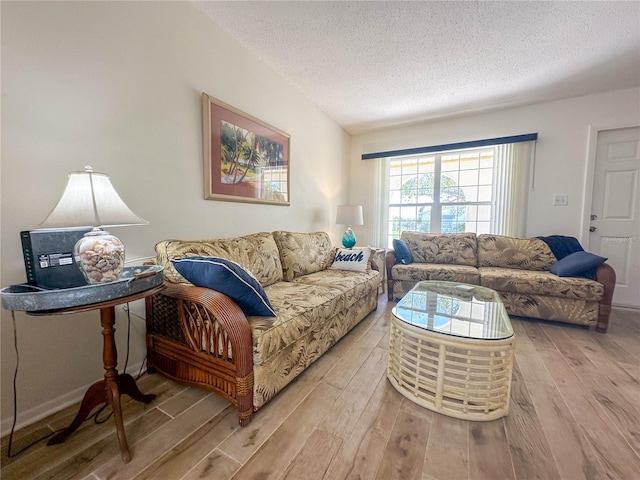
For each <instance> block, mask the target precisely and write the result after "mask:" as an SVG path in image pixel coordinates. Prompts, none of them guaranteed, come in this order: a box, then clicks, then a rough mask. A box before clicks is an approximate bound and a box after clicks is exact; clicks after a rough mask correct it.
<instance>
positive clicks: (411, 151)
mask: <svg viewBox="0 0 640 480" xmlns="http://www.w3.org/2000/svg"><path fill="white" fill-rule="evenodd" d="M537 139H538V134H537V133H527V134H524V135H514V136H511V137H498V138H487V139H484V140H473V141H471V142H459V143H447V144H444V145H433V146H430V147H416V148H405V149H403V150H390V151H388V152H376V153H363V154H362V160H373V159H375V158H386V157H403V156H406V155H417V154H420V153H429V152H443V151H446V150H459V149H461V148H474V147H486V146H489V145H501V144H504V143H519V142H531V141H535V140H537Z"/></svg>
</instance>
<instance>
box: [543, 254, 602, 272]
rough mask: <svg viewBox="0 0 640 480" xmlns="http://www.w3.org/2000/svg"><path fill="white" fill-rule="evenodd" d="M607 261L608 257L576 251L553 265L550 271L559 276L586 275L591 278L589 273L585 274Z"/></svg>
mask: <svg viewBox="0 0 640 480" xmlns="http://www.w3.org/2000/svg"><path fill="white" fill-rule="evenodd" d="M606 261H607V259H606V258H604V257H601V256H599V255H594V254H593V253H589V252H575V253H572V254H570V255H567V256H566V257H564V258H563V259H562V260H559V261H558V262H556V263H554V264H553V265H551V269H550V271H551V273H553V274H555V275H558V276H559V277H581V276H586V277H587V278H589V275H585V274H587V273H591V272H592V271H593V269H595V268H598V267H599V266H600V265H602V264H603V263H604V262H606Z"/></svg>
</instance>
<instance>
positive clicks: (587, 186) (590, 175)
mask: <svg viewBox="0 0 640 480" xmlns="http://www.w3.org/2000/svg"><path fill="white" fill-rule="evenodd" d="M636 127H640V123H631V124H623V125H616V126H594V125H589V133H588V140H587V166H586V170H585V180H584V196H583V198H582V218H581V221H580V238H579V240H580V244H581V245H582V246H583V247H585V249H587V250H588V249H589V227H590V226H591V218H590V217H591V202H592V201H593V181H594V180H595V173H596V148H597V146H598V134H599V133H600V132H606V131H608V130H620V129H623V128H636Z"/></svg>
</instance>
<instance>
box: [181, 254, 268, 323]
mask: <svg viewBox="0 0 640 480" xmlns="http://www.w3.org/2000/svg"><path fill="white" fill-rule="evenodd" d="M171 263H173V266H174V267H175V268H176V270H177V271H178V272H179V273H180V275H182V276H183V277H184V278H186V279H187V280H188V281H189V282H191V283H193V284H194V285H195V286H197V287H206V288H210V289H211V290H216V291H218V292H221V293H224V294H225V295H228V296H229V297H231V298H232V299H233V300H234V301H235V302H236V303H237V304H238V306H239V307H240V308H241V309H242V311H243V312H244V313H245V315H259V316H261V317H275V316H276V312H274V311H273V307H271V304H270V303H269V299H268V298H267V295H266V294H265V293H264V289H263V288H262V285H260V282H258V280H256V278H255V277H254V276H253V275H252V274H251V273H250V272H249V271H247V270H245V269H244V268H243V267H241V266H240V265H238V264H237V263H235V262H232V261H231V260H227V259H224V258H218V257H187V258H182V259H179V260H171Z"/></svg>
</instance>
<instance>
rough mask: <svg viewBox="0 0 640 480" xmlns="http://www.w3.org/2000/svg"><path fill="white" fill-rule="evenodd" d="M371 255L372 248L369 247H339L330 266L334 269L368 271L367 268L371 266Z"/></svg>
mask: <svg viewBox="0 0 640 480" xmlns="http://www.w3.org/2000/svg"><path fill="white" fill-rule="evenodd" d="M370 256H371V250H369V249H368V248H359V249H350V248H339V249H338V251H337V252H336V256H335V258H334V260H333V263H332V264H331V267H329V268H331V269H334V270H350V271H352V272H366V271H367V268H369V257H370Z"/></svg>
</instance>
